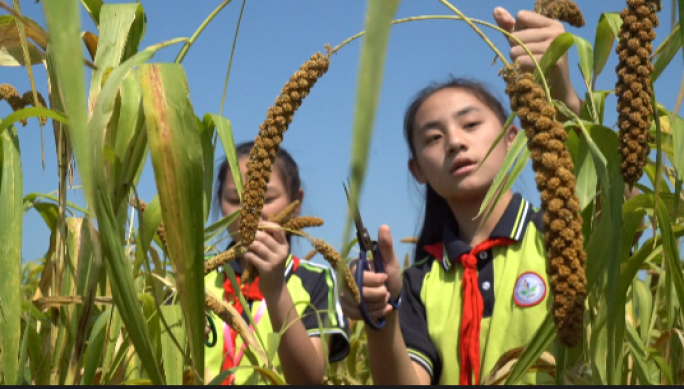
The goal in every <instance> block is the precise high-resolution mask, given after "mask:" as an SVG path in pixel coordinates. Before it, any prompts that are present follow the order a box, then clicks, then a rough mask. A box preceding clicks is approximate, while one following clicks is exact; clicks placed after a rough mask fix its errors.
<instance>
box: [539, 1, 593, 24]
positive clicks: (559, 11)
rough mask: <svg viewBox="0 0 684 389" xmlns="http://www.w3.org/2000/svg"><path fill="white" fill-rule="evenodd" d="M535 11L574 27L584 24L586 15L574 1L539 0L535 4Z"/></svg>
mask: <svg viewBox="0 0 684 389" xmlns="http://www.w3.org/2000/svg"><path fill="white" fill-rule="evenodd" d="M534 12H536V13H538V14H540V15H544V16H546V17H547V18H550V19H557V20H560V21H562V22H567V23H568V24H570V25H571V26H574V27H582V26H584V16H583V15H582V11H580V9H579V7H577V4H576V3H575V2H574V1H570V0H537V2H536V3H535V5H534Z"/></svg>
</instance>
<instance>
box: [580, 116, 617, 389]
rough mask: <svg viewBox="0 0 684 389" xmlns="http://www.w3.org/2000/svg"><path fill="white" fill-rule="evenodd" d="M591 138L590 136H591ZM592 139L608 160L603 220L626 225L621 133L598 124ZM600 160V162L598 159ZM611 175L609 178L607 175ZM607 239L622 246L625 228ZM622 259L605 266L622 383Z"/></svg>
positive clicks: (613, 370)
mask: <svg viewBox="0 0 684 389" xmlns="http://www.w3.org/2000/svg"><path fill="white" fill-rule="evenodd" d="M588 139H589V138H588ZM591 139H592V140H593V141H594V142H595V143H596V145H597V146H598V148H599V149H600V152H601V154H602V155H603V157H604V158H605V160H606V162H607V163H606V165H605V166H606V171H605V172H601V170H602V169H603V168H602V167H600V169H597V172H599V174H598V177H599V184H600V185H601V196H600V198H601V204H602V205H601V222H604V220H607V221H608V223H610V225H612V226H619V225H621V224H622V202H623V195H624V182H623V181H622V174H621V171H620V164H621V161H620V159H619V154H618V153H616V152H615V150H617V149H618V144H619V142H618V139H617V134H616V133H615V132H614V131H612V130H610V129H609V128H606V127H603V126H598V125H595V126H593V127H592V128H591ZM594 162H595V163H596V161H594ZM605 174H607V176H606V177H603V175H605ZM606 239H607V240H604V241H603V242H602V244H604V245H607V246H608V247H613V248H615V247H621V244H622V229H619V228H614V227H613V228H611V229H610V232H609V233H608V236H606ZM593 260H595V259H594V258H592V257H587V263H589V262H591V261H593ZM621 260H622V258H621V256H620V255H609V256H608V257H607V258H606V260H605V261H606V262H605V268H606V272H607V274H608V279H607V281H608V284H607V286H606V293H607V294H608V296H616V297H615V298H610V299H608V301H607V312H608V318H607V335H608V371H607V374H608V376H607V378H608V383H610V384H616V383H618V380H619V376H618V373H617V372H619V371H621V367H620V366H621V364H622V360H623V359H622V344H623V336H624V325H625V319H624V318H625V298H626V296H625V295H619V292H618V288H619V280H620V262H621Z"/></svg>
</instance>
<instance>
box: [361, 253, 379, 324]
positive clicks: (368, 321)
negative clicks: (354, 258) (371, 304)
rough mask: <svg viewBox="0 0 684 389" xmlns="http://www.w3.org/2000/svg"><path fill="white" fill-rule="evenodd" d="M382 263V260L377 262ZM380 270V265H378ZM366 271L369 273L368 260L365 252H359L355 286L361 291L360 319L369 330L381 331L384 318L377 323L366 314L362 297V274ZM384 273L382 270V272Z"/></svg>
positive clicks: (376, 269) (375, 259)
mask: <svg viewBox="0 0 684 389" xmlns="http://www.w3.org/2000/svg"><path fill="white" fill-rule="evenodd" d="M373 259H374V261H373V262H376V261H377V260H378V259H380V258H373ZM378 262H380V263H382V260H380V261H378ZM380 266H381V268H382V265H380ZM374 268H375V273H378V272H379V271H378V270H379V269H378V268H377V266H374ZM366 271H370V266H368V258H367V257H366V252H365V251H363V250H362V251H361V255H359V260H358V262H357V264H356V277H355V278H356V285H357V286H358V287H359V289H361V293H360V295H361V303H360V304H359V311H360V312H361V317H363V321H364V322H366V325H367V326H369V327H370V328H372V329H374V330H376V331H377V330H381V329H383V328H384V327H385V318H384V317H383V318H380V320H378V321H377V322H375V321H373V319H371V317H370V314H369V313H368V310H367V309H366V300H365V299H364V297H363V273H364V272H366ZM382 272H383V273H384V269H383V271H382Z"/></svg>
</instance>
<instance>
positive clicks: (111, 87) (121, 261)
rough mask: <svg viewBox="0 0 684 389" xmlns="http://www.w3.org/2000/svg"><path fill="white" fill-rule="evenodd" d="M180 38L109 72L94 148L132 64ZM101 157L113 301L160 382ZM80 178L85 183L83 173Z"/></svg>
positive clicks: (101, 219) (100, 207)
mask: <svg viewBox="0 0 684 389" xmlns="http://www.w3.org/2000/svg"><path fill="white" fill-rule="evenodd" d="M182 40H184V39H182V38H179V39H175V40H171V41H168V42H164V43H160V44H157V45H154V46H150V47H149V48H147V49H145V50H143V51H141V52H139V53H137V54H136V55H134V56H132V57H131V58H129V59H128V60H127V61H126V62H124V63H123V64H121V65H120V66H119V67H117V68H116V69H114V70H113V71H112V72H111V73H110V74H109V76H108V78H107V82H106V83H105V85H104V87H103V88H102V90H101V91H100V94H99V97H98V99H97V102H96V104H95V107H94V110H93V115H92V118H91V120H90V122H89V123H88V128H89V133H90V134H93V135H94V136H95V139H94V140H93V141H92V144H93V145H95V147H94V149H99V150H103V149H104V146H105V131H104V129H105V128H106V126H107V124H108V123H109V121H110V118H111V116H112V113H113V110H114V105H115V98H116V96H117V94H118V91H119V87H120V85H121V83H122V82H123V80H124V79H125V77H126V76H127V75H128V74H129V73H130V72H131V71H132V70H133V68H134V67H135V66H138V65H140V64H142V63H144V62H146V61H147V60H149V59H150V58H152V56H154V54H155V53H156V52H157V51H158V50H159V49H161V48H163V47H166V46H169V45H171V44H174V43H177V42H180V41H182ZM76 151H77V152H78V148H76ZM104 159H105V158H100V157H99V158H95V159H94V160H93V164H94V169H93V171H94V173H96V174H94V175H93V176H92V177H93V179H94V181H95V182H96V185H97V188H98V192H97V193H98V196H97V197H96V204H97V214H98V224H99V226H100V233H101V236H102V242H103V248H104V250H103V253H104V254H105V258H106V259H107V261H106V265H107V275H108V276H109V277H111V282H112V293H113V296H114V303H115V304H116V305H117V307H119V308H120V310H119V311H118V312H119V313H120V314H121V318H122V320H123V322H124V323H125V325H126V330H127V331H128V333H129V334H130V337H131V341H132V342H133V344H134V345H135V350H136V351H137V353H138V354H139V355H140V358H141V360H142V364H143V365H144V366H145V369H146V371H147V373H148V374H149V375H150V378H151V379H152V381H153V382H154V383H155V384H159V383H161V382H163V377H162V374H161V372H160V370H159V366H158V365H157V364H156V363H155V361H154V357H153V353H152V346H151V344H150V341H149V334H148V333H147V325H146V324H145V319H144V317H143V315H142V311H141V310H140V304H139V302H138V297H137V295H136V294H135V288H134V286H133V278H132V273H131V271H130V270H131V269H130V263H129V262H127V259H126V258H125V254H124V251H123V247H122V244H121V243H122V242H121V237H120V236H121V235H120V233H121V230H120V227H119V226H118V225H117V220H116V216H115V210H114V209H113V207H112V200H111V197H110V194H109V192H108V184H107V181H106V176H105V167H104ZM82 176H83V174H82ZM83 180H84V183H85V181H86V180H85V177H84V178H83Z"/></svg>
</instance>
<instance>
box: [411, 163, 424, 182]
mask: <svg viewBox="0 0 684 389" xmlns="http://www.w3.org/2000/svg"><path fill="white" fill-rule="evenodd" d="M408 168H409V170H410V171H411V174H413V178H415V179H416V181H418V183H419V184H425V183H426V182H427V179H426V178H425V174H424V173H423V169H422V168H421V167H420V165H419V164H418V161H416V159H415V158H410V159H409V161H408Z"/></svg>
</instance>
